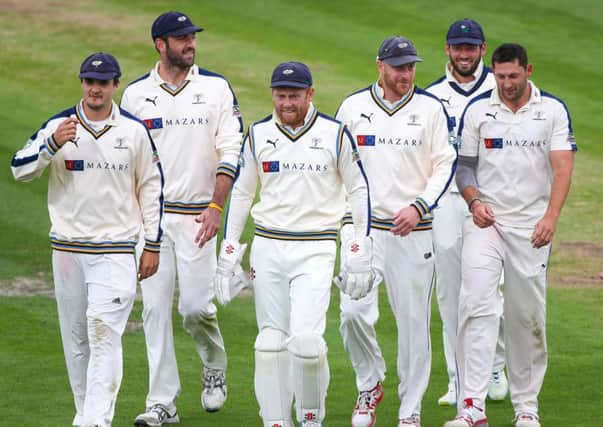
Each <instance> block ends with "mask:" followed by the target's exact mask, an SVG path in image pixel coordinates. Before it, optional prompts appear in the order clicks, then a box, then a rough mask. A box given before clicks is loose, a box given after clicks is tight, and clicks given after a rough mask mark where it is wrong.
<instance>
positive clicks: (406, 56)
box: [377, 36, 422, 67]
mask: <svg viewBox="0 0 603 427" xmlns="http://www.w3.org/2000/svg"><path fill="white" fill-rule="evenodd" d="M377 59H378V60H379V61H383V62H386V63H387V64H389V65H391V66H392V67H399V66H400V65H404V64H410V63H412V62H420V61H422V59H421V58H419V56H418V54H417V48H416V47H415V45H414V44H412V42H411V41H410V40H409V39H407V38H406V37H402V36H392V37H388V38H386V39H385V40H383V43H381V46H380V47H379V55H378V56H377Z"/></svg>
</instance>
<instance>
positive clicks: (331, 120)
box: [316, 111, 342, 127]
mask: <svg viewBox="0 0 603 427" xmlns="http://www.w3.org/2000/svg"><path fill="white" fill-rule="evenodd" d="M316 120H317V121H318V120H319V121H321V122H323V123H325V124H327V125H331V126H338V127H339V126H341V125H342V123H341V121H340V120H337V119H336V118H335V117H333V116H331V115H329V114H325V113H323V112H321V111H316Z"/></svg>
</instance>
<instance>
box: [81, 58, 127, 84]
mask: <svg viewBox="0 0 603 427" xmlns="http://www.w3.org/2000/svg"><path fill="white" fill-rule="evenodd" d="M119 76H121V69H120V68H119V63H118V62H117V59H115V57H114V56H113V55H110V54H108V53H105V52H97V53H93V54H92V55H90V56H89V57H87V58H86V59H84V62H82V65H81V66H80V79H96V80H113V79H114V78H117V77H119Z"/></svg>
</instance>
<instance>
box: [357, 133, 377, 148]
mask: <svg viewBox="0 0 603 427" xmlns="http://www.w3.org/2000/svg"><path fill="white" fill-rule="evenodd" d="M356 142H357V143H358V145H360V146H363V147H369V146H374V145H375V135H356Z"/></svg>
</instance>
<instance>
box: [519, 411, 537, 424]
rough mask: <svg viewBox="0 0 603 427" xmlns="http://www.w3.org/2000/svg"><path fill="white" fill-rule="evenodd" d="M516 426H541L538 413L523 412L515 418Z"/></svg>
mask: <svg viewBox="0 0 603 427" xmlns="http://www.w3.org/2000/svg"><path fill="white" fill-rule="evenodd" d="M515 427H540V421H539V420H538V415H535V414H532V413H530V412H522V413H520V414H518V415H517V417H516V418H515Z"/></svg>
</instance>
